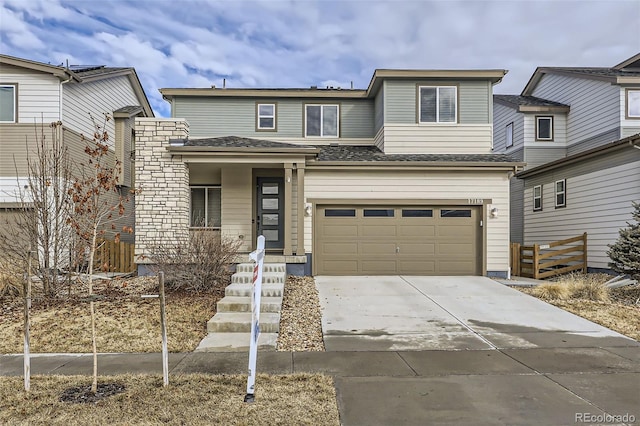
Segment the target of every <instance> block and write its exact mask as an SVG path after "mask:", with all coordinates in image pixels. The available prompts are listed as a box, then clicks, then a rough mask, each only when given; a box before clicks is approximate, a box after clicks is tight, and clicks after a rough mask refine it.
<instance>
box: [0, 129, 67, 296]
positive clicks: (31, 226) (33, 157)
mask: <svg viewBox="0 0 640 426" xmlns="http://www.w3.org/2000/svg"><path fill="white" fill-rule="evenodd" d="M48 127H49V130H50V138H47V137H46V136H47V135H46V134H45V125H44V124H40V126H38V125H35V141H36V143H35V145H34V147H33V148H32V149H29V144H28V143H27V146H26V148H27V149H26V163H27V165H26V174H27V176H26V178H23V179H21V178H20V177H19V176H20V175H21V173H19V171H18V169H19V168H18V161H17V160H16V159H15V158H14V164H15V167H16V176H18V177H17V178H16V179H17V190H16V192H15V193H12V194H9V195H11V196H13V197H15V199H16V201H17V203H18V207H17V209H16V210H15V214H14V215H12V217H11V218H8V219H5V224H6V225H7V226H6V227H5V228H6V229H5V230H4V232H2V233H0V250H1V251H2V252H3V253H5V255H6V256H8V257H10V258H11V259H12V260H13V261H14V263H18V264H22V265H26V263H27V261H28V259H29V258H30V256H31V249H30V248H31V247H33V248H34V250H35V251H37V253H38V262H37V263H36V265H35V274H36V275H37V276H38V277H39V278H40V282H41V283H42V291H43V293H44V294H45V295H47V296H53V295H56V294H57V292H58V290H59V285H60V280H59V275H58V273H59V271H60V270H63V269H66V268H68V267H69V266H70V263H71V256H72V254H71V251H70V249H71V242H72V239H73V235H74V233H73V230H72V229H71V227H70V226H69V225H68V223H67V219H68V218H69V217H70V214H71V208H72V204H71V202H70V199H69V197H68V195H67V194H68V192H69V189H70V188H71V183H72V173H73V163H72V161H71V158H70V156H69V153H68V151H67V147H66V146H65V145H64V143H63V140H62V122H60V121H56V122H53V123H50V124H49V125H48Z"/></svg>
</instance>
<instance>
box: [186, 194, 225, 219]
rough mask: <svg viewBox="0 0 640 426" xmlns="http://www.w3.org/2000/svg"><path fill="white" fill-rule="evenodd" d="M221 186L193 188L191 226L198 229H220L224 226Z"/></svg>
mask: <svg viewBox="0 0 640 426" xmlns="http://www.w3.org/2000/svg"><path fill="white" fill-rule="evenodd" d="M220 195H221V190H220V187H219V186H192V187H191V209H190V210H191V214H190V216H191V220H190V225H191V226H192V227H196V228H219V227H220V226H221V225H222V219H221V218H222V214H221V207H222V200H221V196H220Z"/></svg>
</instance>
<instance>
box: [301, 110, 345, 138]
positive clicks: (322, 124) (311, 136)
mask: <svg viewBox="0 0 640 426" xmlns="http://www.w3.org/2000/svg"><path fill="white" fill-rule="evenodd" d="M310 106H318V107H320V135H319V136H318V135H308V134H307V127H308V126H307V120H308V118H307V109H308V107H310ZM325 107H335V108H336V134H335V135H324V109H325ZM304 137H305V138H339V137H340V105H339V104H304Z"/></svg>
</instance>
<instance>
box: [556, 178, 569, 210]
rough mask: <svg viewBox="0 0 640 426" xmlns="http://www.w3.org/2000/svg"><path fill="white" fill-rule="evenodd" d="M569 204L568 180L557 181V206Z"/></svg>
mask: <svg viewBox="0 0 640 426" xmlns="http://www.w3.org/2000/svg"><path fill="white" fill-rule="evenodd" d="M566 205H567V180H566V179H562V180H557V181H556V208H557V207H565V206H566Z"/></svg>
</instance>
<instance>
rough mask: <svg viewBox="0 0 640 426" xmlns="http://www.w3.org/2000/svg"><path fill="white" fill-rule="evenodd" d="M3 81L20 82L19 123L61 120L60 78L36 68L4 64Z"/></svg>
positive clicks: (31, 123) (1, 80)
mask: <svg viewBox="0 0 640 426" xmlns="http://www.w3.org/2000/svg"><path fill="white" fill-rule="evenodd" d="M0 82H1V83H17V84H18V123H22V124H30V125H32V126H33V123H34V122H37V123H41V122H44V123H50V122H52V121H58V120H60V117H61V114H60V80H58V78H57V77H54V76H52V75H47V74H44V73H42V72H38V71H35V70H29V69H26V68H20V67H14V66H12V65H6V64H3V65H2V68H0Z"/></svg>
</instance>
